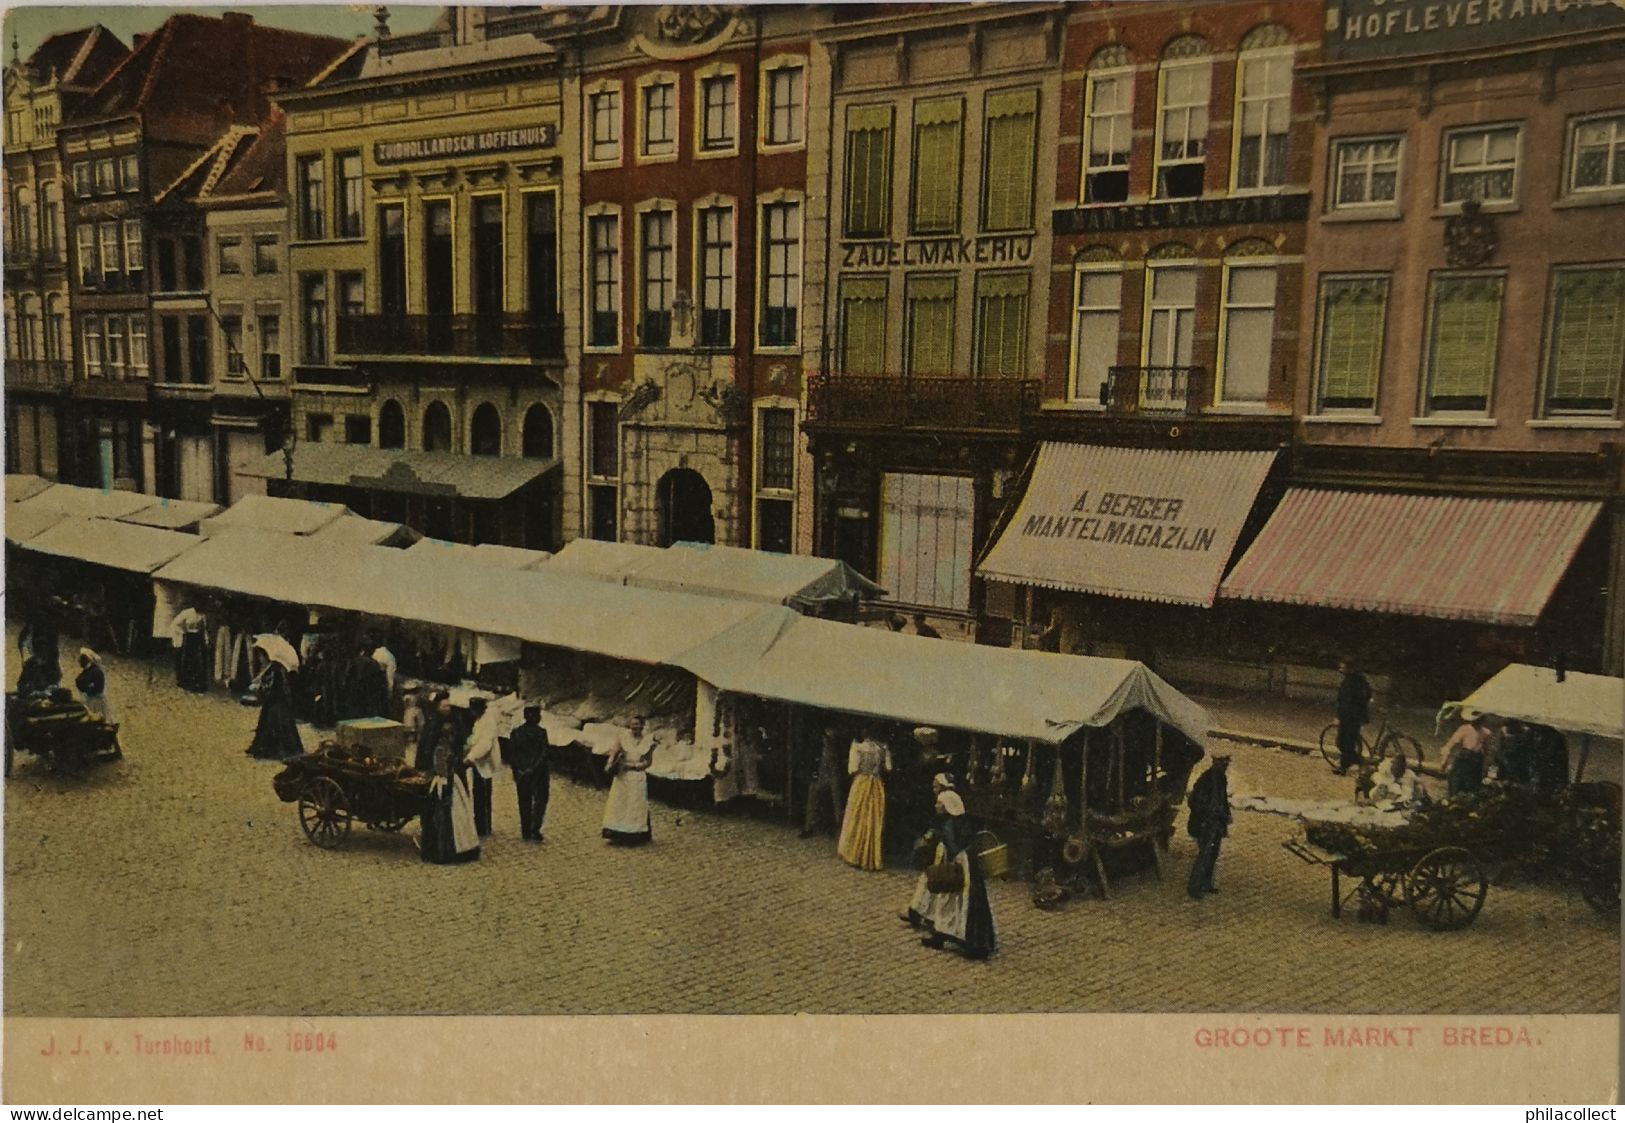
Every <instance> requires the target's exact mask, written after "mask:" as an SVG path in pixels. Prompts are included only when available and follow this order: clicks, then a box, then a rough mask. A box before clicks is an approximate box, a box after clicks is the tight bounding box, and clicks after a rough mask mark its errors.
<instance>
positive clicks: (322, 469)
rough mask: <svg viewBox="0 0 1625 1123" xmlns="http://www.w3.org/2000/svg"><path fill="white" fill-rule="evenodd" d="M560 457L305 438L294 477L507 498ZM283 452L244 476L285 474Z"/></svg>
mask: <svg viewBox="0 0 1625 1123" xmlns="http://www.w3.org/2000/svg"><path fill="white" fill-rule="evenodd" d="M558 464H559V462H558V461H557V460H529V459H524V458H521V457H517V456H463V455H461V454H459V453H454V452H407V451H404V450H400V449H384V448H373V447H372V446H371V445H341V444H333V443H329V442H325V441H324V442H313V441H306V442H303V443H301V444H300V445H299V446H298V447H297V448H295V449H294V454H293V478H294V479H295V480H297V481H299V482H300V483H313V484H327V485H329V486H339V487H357V488H364V489H366V490H368V491H393V492H400V493H402V494H406V495H440V496H447V495H456V496H460V497H462V498H464V499H506V498H507V497H508V496H509V495H512V494H513V493H514V492H515V491H518V490H519V489H520V488H522V487H524V486H525V485H526V484H528V483H531V482H532V481H534V480H537V479H539V478H541V477H542V476H544V475H546V474H547V473H548V472H550V471H552V470H553V469H554V468H556V467H558ZM286 472H287V463H286V461H285V459H284V457H283V454H282V453H281V452H272V453H267V454H266V455H265V456H264V457H262V458H260V459H259V460H251V461H249V462H248V463H247V464H246V465H245V466H243V467H241V468H238V469H237V473H238V474H239V475H243V476H257V477H260V478H263V479H276V480H279V479H282V478H283V476H284V475H285V474H286Z"/></svg>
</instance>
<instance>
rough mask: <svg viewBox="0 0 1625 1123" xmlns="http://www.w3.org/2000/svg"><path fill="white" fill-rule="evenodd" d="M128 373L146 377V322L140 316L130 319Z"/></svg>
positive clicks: (137, 376)
mask: <svg viewBox="0 0 1625 1123" xmlns="http://www.w3.org/2000/svg"><path fill="white" fill-rule="evenodd" d="M130 373H131V374H132V375H133V376H134V377H136V378H145V377H147V321H146V319H145V317H142V316H131V317H130Z"/></svg>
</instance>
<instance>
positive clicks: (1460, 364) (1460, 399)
mask: <svg viewBox="0 0 1625 1123" xmlns="http://www.w3.org/2000/svg"><path fill="white" fill-rule="evenodd" d="M1505 284H1506V281H1505V278H1504V277H1503V276H1501V275H1500V274H1498V273H1435V274H1434V275H1433V277H1432V279H1431V281H1430V282H1429V284H1428V333H1427V356H1426V358H1427V372H1426V376H1425V385H1426V387H1427V391H1426V399H1425V402H1424V405H1425V408H1426V410H1427V412H1429V413H1479V414H1484V413H1488V412H1489V406H1490V387H1491V385H1492V383H1493V382H1494V379H1495V359H1496V354H1497V347H1498V343H1499V339H1500V333H1501V296H1502V291H1503V289H1504V287H1505Z"/></svg>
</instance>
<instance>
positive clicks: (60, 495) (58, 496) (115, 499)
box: [14, 484, 158, 519]
mask: <svg viewBox="0 0 1625 1123" xmlns="http://www.w3.org/2000/svg"><path fill="white" fill-rule="evenodd" d="M157 504H158V497H157V496H156V495H145V494H143V493H141V492H139V491H117V490H114V491H103V490H102V489H100V488H95V487H74V486H73V485H72V484H52V485H51V486H50V487H48V488H46V489H45V490H44V491H41V492H39V493H38V494H36V495H32V496H30V497H29V498H27V499H24V500H22V501H21V502H20V503H18V504H16V508H21V507H27V508H30V509H35V508H48V509H50V510H53V511H61V512H62V513H63V514H64V515H80V516H83V517H84V518H87V519H122V518H124V517H125V516H126V515H133V514H135V513H136V512H137V511H145V510H146V509H147V508H149V507H154V506H156V505H157ZM14 509H15V508H14Z"/></svg>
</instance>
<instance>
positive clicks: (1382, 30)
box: [1326, 0, 1625, 59]
mask: <svg viewBox="0 0 1625 1123" xmlns="http://www.w3.org/2000/svg"><path fill="white" fill-rule="evenodd" d="M1622 27H1625V7H1622V6H1621V5H1620V4H1619V3H1618V2H1617V0H1336V2H1334V3H1333V4H1332V5H1331V6H1330V7H1329V8H1328V9H1327V13H1326V53H1327V54H1328V55H1329V56H1331V57H1332V58H1338V59H1367V58H1384V57H1394V56H1402V55H1418V54H1432V53H1434V52H1438V51H1460V50H1471V49H1474V48H1478V47H1498V46H1505V45H1507V44H1512V43H1521V42H1525V41H1528V40H1532V39H1546V38H1550V37H1552V36H1555V35H1573V34H1578V33H1583V32H1587V31H1600V30H1605V29H1612V28H1622Z"/></svg>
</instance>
